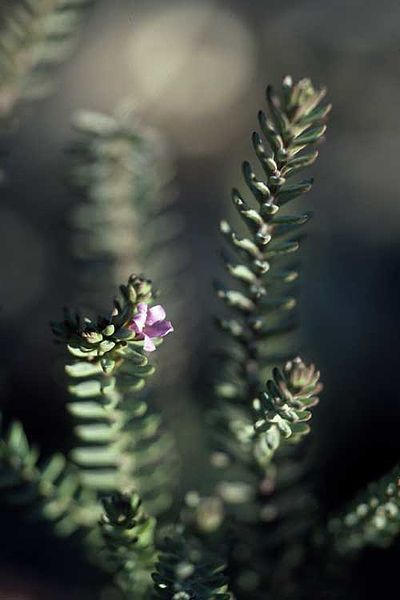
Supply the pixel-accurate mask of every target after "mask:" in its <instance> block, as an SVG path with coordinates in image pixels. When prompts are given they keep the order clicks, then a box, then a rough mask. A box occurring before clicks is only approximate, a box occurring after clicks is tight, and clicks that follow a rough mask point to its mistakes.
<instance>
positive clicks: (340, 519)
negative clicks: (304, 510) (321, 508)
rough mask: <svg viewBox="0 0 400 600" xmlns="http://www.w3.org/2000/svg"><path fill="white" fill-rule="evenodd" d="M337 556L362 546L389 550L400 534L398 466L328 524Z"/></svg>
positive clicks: (349, 552) (354, 551) (399, 472)
mask: <svg viewBox="0 0 400 600" xmlns="http://www.w3.org/2000/svg"><path fill="white" fill-rule="evenodd" d="M328 532H329V534H330V535H331V537H332V541H333V544H334V546H335V548H336V550H337V551H338V552H339V553H340V554H354V553H356V552H357V551H359V550H361V549H362V548H364V547H365V546H380V547H388V546H390V544H392V542H393V541H394V539H395V538H396V537H397V536H398V535H399V533H400V467H399V466H398V465H397V466H396V467H395V468H394V469H393V470H392V471H391V472H390V473H388V474H387V475H385V476H384V477H382V478H381V479H380V480H378V481H375V482H373V483H371V484H369V486H368V487H367V489H366V490H365V491H363V492H361V493H360V494H358V496H357V498H356V499H355V500H353V501H352V502H351V503H350V505H349V506H347V507H346V508H345V509H344V510H343V511H342V512H340V513H339V514H337V515H335V516H333V517H332V518H331V519H330V521H329V523H328Z"/></svg>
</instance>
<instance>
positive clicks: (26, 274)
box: [0, 208, 45, 318]
mask: <svg viewBox="0 0 400 600" xmlns="http://www.w3.org/2000/svg"><path fill="white" fill-rule="evenodd" d="M0 240H1V253H0V272H1V278H0V306H1V312H0V318H7V317H15V316H17V315H20V314H21V313H22V312H23V311H24V310H26V309H27V308H28V307H29V306H30V305H31V304H32V303H33V302H34V301H35V300H36V299H37V298H38V296H39V294H40V293H41V290H42V288H43V285H44V273H45V265H44V263H45V257H44V246H43V243H42V241H41V239H40V237H39V235H38V234H37V233H36V232H35V231H34V229H33V228H32V227H31V226H30V225H29V223H27V222H26V221H25V220H24V219H23V217H21V216H20V215H18V214H17V213H15V212H13V211H11V210H9V209H5V208H2V209H1V211H0Z"/></svg>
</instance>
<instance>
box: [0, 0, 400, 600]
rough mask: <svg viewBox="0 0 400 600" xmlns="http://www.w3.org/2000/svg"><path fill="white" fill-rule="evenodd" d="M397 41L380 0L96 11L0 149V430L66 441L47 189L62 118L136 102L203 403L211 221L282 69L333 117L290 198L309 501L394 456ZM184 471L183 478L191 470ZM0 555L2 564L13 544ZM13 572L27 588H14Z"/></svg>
mask: <svg viewBox="0 0 400 600" xmlns="http://www.w3.org/2000/svg"><path fill="white" fill-rule="evenodd" d="M399 30H400V4H399V2H398V1H397V0H384V1H381V2H379V3H375V2H369V1H366V0H347V1H346V0H342V1H339V0H330V1H329V2H323V1H322V0H306V1H301V0H297V1H290V0H286V1H285V2H282V1H277V0H264V1H262V2H258V1H253V2H248V1H247V2H246V1H244V0H243V1H239V0H237V1H233V0H231V1H225V2H223V1H220V2H205V1H202V0H196V1H186V2H175V1H170V2H165V1H164V2H162V1H160V2H158V3H157V2H149V1H142V2H140V1H138V2H133V1H129V0H101V1H100V0H99V1H98V2H96V3H95V5H94V7H93V8H92V9H91V10H90V11H89V12H88V15H87V19H86V21H85V23H84V26H83V28H82V31H81V35H80V40H79V45H78V48H77V49H76V51H75V53H74V56H73V57H72V59H71V60H69V62H68V63H67V64H65V65H64V66H62V67H61V68H60V69H59V70H58V71H57V73H56V75H55V79H54V84H55V89H54V93H53V95H52V96H51V97H49V98H47V99H44V100H41V101H37V102H35V103H31V104H29V105H26V106H23V107H21V109H20V110H19V124H18V128H17V129H15V131H12V132H10V133H9V134H8V135H7V137H6V138H5V139H3V140H2V147H3V148H6V149H7V153H8V154H7V156H6V157H5V158H4V159H3V165H4V168H5V171H6V173H7V179H6V181H5V186H4V187H3V189H2V190H1V196H2V201H1V205H0V244H1V250H2V251H1V253H0V298H1V305H2V311H1V314H0V320H1V323H0V335H1V346H0V378H1V379H0V385H1V392H2V396H4V400H3V406H4V410H5V414H6V417H7V415H9V414H10V413H12V414H13V415H14V416H17V417H19V418H20V419H21V420H22V421H23V423H24V425H25V426H26V428H27V431H28V433H29V436H30V438H31V439H34V440H37V441H38V442H39V443H40V445H41V447H42V448H44V451H50V450H53V449H55V448H57V449H66V448H68V445H69V443H70V431H69V423H68V418H67V417H66V415H65V412H64V394H63V388H62V386H61V385H60V384H59V383H57V378H56V377H55V375H54V374H55V371H56V367H55V365H56V364H57V356H58V354H59V353H58V350H57V348H56V347H55V346H54V345H53V343H52V338H51V333H50V330H49V326H48V322H49V320H50V319H52V318H58V317H59V316H60V314H61V307H62V306H63V305H65V304H67V303H68V302H70V301H71V299H72V298H73V297H74V293H73V282H74V277H73V262H72V259H71V254H70V247H69V244H70V240H69V236H70V233H69V229H68V228H67V227H66V222H67V221H68V217H69V215H70V213H71V210H72V207H73V206H74V203H75V202H77V198H76V197H74V195H73V194H71V192H70V190H68V189H67V186H66V185H65V180H66V173H67V170H68V158H67V157H66V156H65V153H64V149H65V147H66V145H67V144H68V143H69V142H70V141H71V139H72V138H73V134H72V131H71V129H70V125H69V123H70V118H71V116H72V114H73V113H74V111H76V110H77V109H80V108H88V109H96V110H105V111H111V110H113V109H114V107H115V106H116V105H118V103H120V102H122V101H125V100H129V101H134V103H135V105H136V106H137V111H138V113H139V114H140V115H141V116H142V117H143V120H144V121H145V122H147V123H148V124H150V125H152V126H154V127H156V128H158V129H159V130H160V131H161V133H162V134H163V135H164V136H165V137H166V139H167V142H168V143H169V147H170V154H171V159H172V161H173V163H174V165H175V171H176V178H175V180H176V186H177V205H178V207H179V210H180V211H181V212H182V214H183V215H184V217H185V222H186V229H185V232H184V234H183V236H182V238H181V240H180V243H181V244H182V246H181V247H182V252H185V253H187V254H188V256H189V258H190V265H191V266H190V269H188V270H187V271H186V272H184V273H182V275H180V277H179V281H178V283H177V293H178V294H179V296H181V297H183V299H184V300H185V299H186V302H187V309H186V310H185V311H184V314H183V317H182V319H183V321H184V323H183V325H184V326H185V327H189V328H190V327H192V330H191V335H190V338H189V339H190V344H188V345H187V348H185V353H188V356H189V361H190V382H191V386H192V388H193V389H194V391H195V392H196V393H197V396H198V398H199V402H201V401H202V394H203V392H204V386H203V383H202V382H203V380H204V371H205V370H206V365H208V362H209V349H210V345H212V344H213V343H214V342H215V333H214V330H213V327H212V325H211V318H210V317H211V314H212V313H213V311H214V309H215V300H214V298H213V292H212V286H211V281H212V278H213V277H214V274H215V272H216V271H219V270H220V267H219V264H218V251H219V246H220V239H219V235H218V229H217V223H218V221H219V219H220V218H221V217H222V216H225V215H226V213H227V212H228V211H230V203H229V190H230V187H231V186H232V185H233V184H236V183H238V182H239V181H240V178H239V173H240V163H241V161H242V160H243V159H244V158H249V157H250V156H251V155H250V134H251V132H252V130H253V128H255V127H256V114H257V110H258V109H259V108H260V107H262V106H263V104H264V99H263V98H264V96H263V94H264V87H265V84H266V83H267V82H272V83H275V84H276V85H278V84H279V82H280V80H281V78H282V76H284V75H285V74H287V73H290V74H291V75H292V76H293V77H294V78H299V77H303V76H309V77H311V78H312V79H313V80H314V82H315V83H316V84H324V85H327V87H328V89H329V98H330V101H332V103H333V105H334V111H333V113H332V117H331V120H330V129H329V131H328V135H327V140H326V143H325V144H324V146H323V147H322V148H321V155H320V159H319V161H318V162H317V164H316V165H315V166H314V168H313V175H315V180H316V181H315V185H314V188H313V190H312V192H311V193H310V194H309V198H308V199H307V201H306V204H307V208H308V207H312V209H313V211H314V214H315V218H314V220H313V222H312V225H311V227H310V228H309V237H308V241H307V242H306V249H305V252H304V253H303V256H304V271H303V278H302V295H301V314H302V328H301V336H302V345H303V347H304V348H305V349H306V353H305V354H306V357H307V358H309V359H310V358H312V360H314V361H315V362H316V363H317V365H318V366H319V368H320V369H321V371H322V375H323V381H324V383H325V391H324V393H323V396H322V401H321V404H320V407H319V408H318V410H317V411H316V414H315V417H314V427H313V432H314V433H313V444H314V461H315V478H316V483H317V486H318V489H319V493H320V500H321V502H322V503H324V504H325V505H326V506H327V507H332V508H334V507H336V506H338V505H339V504H340V503H341V502H342V501H343V500H346V499H347V498H350V497H351V496H352V495H353V493H354V492H355V491H356V490H357V489H358V488H359V487H360V486H362V485H363V484H364V483H365V482H366V481H368V480H369V479H372V478H374V477H376V476H379V475H381V474H383V473H384V472H385V470H387V469H388V468H390V467H391V466H392V465H393V464H394V463H395V462H396V460H397V459H398V456H399V450H400V439H399V436H398V427H399V423H400V398H399V394H398V387H399V367H398V344H397V342H398V337H399V325H400V316H399V296H400V284H399V267H400V234H399V228H400V202H399V188H400V184H399V181H398V169H399V167H398V157H399V151H400V114H399V106H400V85H399V75H398V74H399V66H400V33H399ZM303 206H304V203H303ZM150 275H151V274H150ZM193 298H195V299H196V302H193ZM177 325H178V324H177ZM175 398H176V405H175V407H174V406H172V407H171V402H172V404H173V403H174V398H172V399H171V398H169V399H168V403H169V406H168V407H167V411H169V412H170V414H173V413H174V411H177V410H180V409H182V400H181V399H182V395H181V394H180V392H179V384H178V387H177V389H176V396H175ZM162 403H163V399H162V398H160V404H162ZM183 413H184V420H183V421H182V423H183V424H181V426H180V428H181V432H180V435H181V442H180V443H181V445H182V446H183V447H185V443H187V454H188V456H189V457H191V458H193V457H194V455H195V453H196V449H195V448H193V443H192V439H193V438H192V435H193V431H196V432H197V434H196V435H197V438H196V439H198V438H199V437H200V435H199V433H198V430H197V429H196V427H197V424H196V423H195V422H194V421H195V420H196V418H197V417H196V415H197V411H196V409H195V408H194V407H193V406H192V405H191V404H190V405H188V406H186V407H184V408H183ZM185 423H186V425H185ZM185 440H186V441H185ZM187 462H188V461H187ZM187 470H188V472H189V471H190V473H191V475H190V477H189V475H188V482H189V483H190V484H192V483H194V480H195V479H196V470H195V469H194V470H193V468H190V469H187ZM21 535H22V534H21ZM4 555H5V559H6V561H7V564H8V565H9V564H14V562H15V556H14V553H13V551H11V550H10V552H8V553H7V549H5V553H4ZM398 557H399V547H398V546H397V548H396V547H394V548H393V549H391V550H390V551H388V552H387V553H386V554H385V555H384V556H383V554H382V553H381V552H378V551H373V552H372V551H371V552H367V553H366V554H365V555H364V558H363V559H362V561H361V563H360V567H359V571H360V573H359V575H358V576H357V583H356V584H355V590H354V591H353V592H352V594H353V595H352V596H351V597H352V598H358V597H360V598H367V597H368V598H369V597H371V598H372V597H375V595H376V593H377V590H379V589H380V587H379V586H380V585H381V582H382V580H383V579H385V580H388V581H390V577H391V573H393V572H394V570H395V569H394V565H395V564H396V562H395V561H396V560H398ZM18 577H19V575H18ZM22 579H23V580H24V581H26V582H27V586H28V587H29V588H31V589H32V590H33V588H34V584H32V585H31V584H30V583H28V579H29V578H28V576H25V575H24V576H23V577H22ZM35 585H36V584H35ZM367 590H368V592H367ZM35 593H36V595H35ZM48 593H49V594H50V595H49V598H50V597H52V598H53V597H55V596H54V594H53V595H52V593H53V592H48ZM59 593H61V592H59ZM8 594H9V595H5V596H1V593H0V597H1V598H3V597H4V598H11V597H12V596H11V593H10V592H9V593H8ZM28 594H30V595H28ZM38 594H39V595H38ZM44 594H45V592H43V591H40V592H34V591H31V592H29V593H28V592H26V595H24V596H22V595H21V596H18V598H21V599H22V598H45V597H46V598H47V596H45V595H44ZM57 597H60V598H61V596H57ZM69 597H72V596H71V595H70V596H69ZM381 597H382V596H381Z"/></svg>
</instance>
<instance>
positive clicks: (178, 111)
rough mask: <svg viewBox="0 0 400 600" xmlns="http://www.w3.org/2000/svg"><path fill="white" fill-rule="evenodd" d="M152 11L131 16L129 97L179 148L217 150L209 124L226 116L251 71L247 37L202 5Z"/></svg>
mask: <svg viewBox="0 0 400 600" xmlns="http://www.w3.org/2000/svg"><path fill="white" fill-rule="evenodd" d="M152 8H153V10H152V12H151V13H150V12H149V13H147V14H143V15H142V16H139V17H138V18H135V19H134V26H133V30H132V35H131V39H130V40H129V44H128V49H127V51H128V53H129V65H130V75H129V76H130V79H131V88H132V92H131V93H132V97H133V98H134V99H135V101H136V102H137V104H138V107H139V108H140V109H141V110H142V111H143V112H144V113H146V114H147V115H149V116H150V115H151V118H152V122H153V124H159V125H161V126H162V127H163V128H166V129H168V131H169V133H170V135H171V136H173V137H174V139H175V141H176V142H177V143H178V145H179V146H180V147H181V148H183V149H184V150H185V151H187V152H190V153H195V154H197V153H203V152H205V151H209V150H210V148H213V147H214V148H215V147H216V146H217V147H219V146H220V142H221V139H220V138H221V137H224V136H223V135H222V136H221V133H220V132H219V129H218V127H216V121H218V120H221V117H222V115H223V113H224V112H226V111H227V113H228V114H227V118H232V116H233V115H232V111H233V109H234V106H235V104H237V103H238V102H239V100H240V99H241V98H242V97H243V95H244V94H245V92H246V90H247V88H248V87H249V86H250V84H251V81H252V78H253V76H254V74H255V69H256V49H255V43H254V39H253V35H252V32H251V30H250V29H249V28H248V26H247V25H246V24H245V22H244V21H243V19H241V18H240V16H239V15H236V14H234V13H232V12H231V11H229V12H228V11H227V10H224V9H222V8H221V7H218V5H214V4H212V3H208V2H205V3H194V2H189V3H185V4H183V3H176V4H173V5H171V4H169V5H168V6H165V5H161V4H160V5H159V7H158V8H157V9H155V8H154V7H152Z"/></svg>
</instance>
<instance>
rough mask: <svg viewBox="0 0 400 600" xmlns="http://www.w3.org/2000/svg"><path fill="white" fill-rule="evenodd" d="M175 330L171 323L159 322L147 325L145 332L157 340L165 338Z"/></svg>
mask: <svg viewBox="0 0 400 600" xmlns="http://www.w3.org/2000/svg"><path fill="white" fill-rule="evenodd" d="M173 330H174V328H173V327H172V323H171V321H158V322H157V323H154V325H146V326H145V328H144V330H143V331H144V334H145V335H147V336H149V337H150V338H155V337H164V336H165V335H167V334H168V333H170V332H171V331H173Z"/></svg>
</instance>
